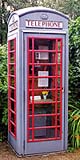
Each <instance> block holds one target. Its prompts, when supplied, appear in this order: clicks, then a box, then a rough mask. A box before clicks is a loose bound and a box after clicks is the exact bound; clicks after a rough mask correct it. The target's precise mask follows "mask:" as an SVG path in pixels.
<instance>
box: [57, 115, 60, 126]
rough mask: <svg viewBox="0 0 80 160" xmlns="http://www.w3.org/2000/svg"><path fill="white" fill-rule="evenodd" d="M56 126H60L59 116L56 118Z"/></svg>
mask: <svg viewBox="0 0 80 160" xmlns="http://www.w3.org/2000/svg"><path fill="white" fill-rule="evenodd" d="M57 125H60V116H57Z"/></svg>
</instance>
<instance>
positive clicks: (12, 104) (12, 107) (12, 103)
mask: <svg viewBox="0 0 80 160" xmlns="http://www.w3.org/2000/svg"><path fill="white" fill-rule="evenodd" d="M11 109H12V110H13V111H14V102H13V101H11Z"/></svg>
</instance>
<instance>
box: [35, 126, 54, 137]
mask: <svg viewBox="0 0 80 160" xmlns="http://www.w3.org/2000/svg"><path fill="white" fill-rule="evenodd" d="M34 138H35V139H43V138H55V128H46V129H39V130H35V131H34Z"/></svg>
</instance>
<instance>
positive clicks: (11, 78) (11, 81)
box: [10, 77, 14, 87]
mask: <svg viewBox="0 0 80 160" xmlns="http://www.w3.org/2000/svg"><path fill="white" fill-rule="evenodd" d="M10 86H12V87H14V77H10Z"/></svg>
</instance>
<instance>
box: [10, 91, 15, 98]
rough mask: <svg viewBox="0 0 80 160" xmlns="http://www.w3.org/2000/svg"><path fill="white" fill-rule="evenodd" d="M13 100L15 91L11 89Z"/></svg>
mask: <svg viewBox="0 0 80 160" xmlns="http://www.w3.org/2000/svg"><path fill="white" fill-rule="evenodd" d="M11 98H13V99H15V97H14V89H11Z"/></svg>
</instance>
